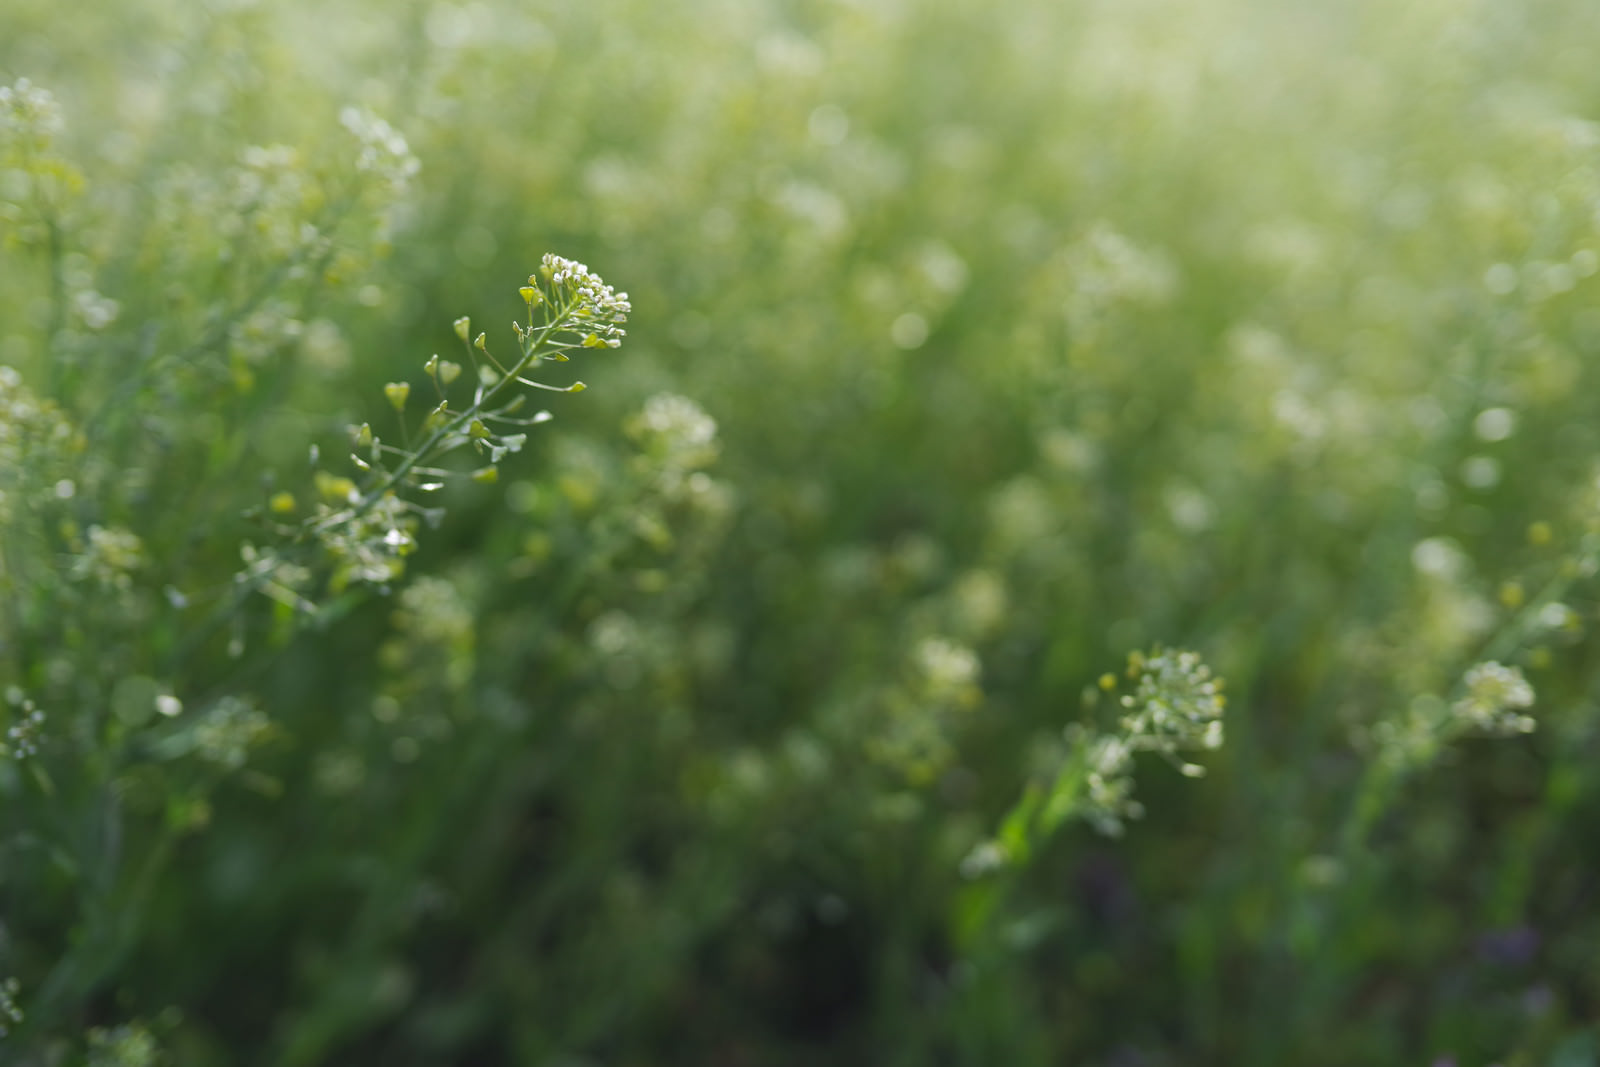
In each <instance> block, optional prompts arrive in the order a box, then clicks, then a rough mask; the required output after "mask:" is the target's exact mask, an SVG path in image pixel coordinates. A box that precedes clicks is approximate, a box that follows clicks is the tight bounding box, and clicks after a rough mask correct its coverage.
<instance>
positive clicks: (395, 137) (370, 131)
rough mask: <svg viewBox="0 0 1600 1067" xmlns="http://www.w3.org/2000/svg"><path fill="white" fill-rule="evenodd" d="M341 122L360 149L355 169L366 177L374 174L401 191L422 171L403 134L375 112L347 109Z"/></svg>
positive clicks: (340, 115)
mask: <svg viewBox="0 0 1600 1067" xmlns="http://www.w3.org/2000/svg"><path fill="white" fill-rule="evenodd" d="M339 122H340V123H341V124H343V126H344V128H345V129H347V130H349V131H350V132H351V133H352V134H354V135H355V138H356V141H357V142H358V143H359V144H360V146H361V150H360V152H358V153H357V155H356V169H357V170H358V171H361V172H362V173H363V174H375V175H377V176H378V177H379V178H381V179H383V180H384V181H385V182H387V183H389V185H390V186H392V187H394V188H395V189H396V190H397V191H398V190H399V189H401V188H403V187H404V186H405V185H406V184H407V183H408V182H410V180H411V179H412V178H414V177H416V174H417V171H419V170H420V169H422V164H421V163H420V162H418V160H417V157H416V156H415V155H413V154H412V152H411V146H410V145H408V144H406V139H405V138H404V137H402V136H401V135H400V132H399V131H398V130H396V129H395V128H394V127H393V126H390V125H389V124H388V123H387V122H385V121H383V120H382V119H380V118H378V116H376V115H374V114H373V113H372V112H370V111H367V110H364V109H362V108H356V107H347V108H345V109H344V110H343V111H341V112H339Z"/></svg>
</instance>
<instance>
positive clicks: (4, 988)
mask: <svg viewBox="0 0 1600 1067" xmlns="http://www.w3.org/2000/svg"><path fill="white" fill-rule="evenodd" d="M0 91H3V90H0ZM21 991H22V984H21V983H20V982H18V981H17V980H16V979H15V978H7V979H6V980H5V981H4V982H0V1037H5V1036H6V1035H7V1034H8V1033H10V1032H11V1028H12V1027H13V1026H15V1025H16V1024H17V1023H20V1022H21V1021H22V1009H21V1008H19V1007H17V994H18V993H19V992H21Z"/></svg>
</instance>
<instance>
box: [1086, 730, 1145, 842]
mask: <svg viewBox="0 0 1600 1067" xmlns="http://www.w3.org/2000/svg"><path fill="white" fill-rule="evenodd" d="M1084 763H1085V767H1086V773H1085V774H1084V779H1083V781H1084V799H1083V805H1082V809H1081V810H1082V813H1083V818H1084V819H1085V820H1086V821H1087V822H1088V823H1089V825H1090V826H1093V827H1094V828H1095V829H1096V830H1098V831H1099V832H1100V833H1102V834H1105V835H1106V836H1107V837H1119V836H1121V834H1122V825H1123V823H1124V822H1125V821H1126V820H1128V819H1138V818H1142V817H1143V816H1144V805H1143V804H1141V803H1139V802H1138V801H1137V800H1135V799H1133V746H1132V745H1130V744H1129V743H1128V739H1127V738H1124V737H1114V736H1112V735H1110V734H1101V735H1100V736H1097V737H1092V738H1089V739H1087V740H1086V741H1085V742H1084Z"/></svg>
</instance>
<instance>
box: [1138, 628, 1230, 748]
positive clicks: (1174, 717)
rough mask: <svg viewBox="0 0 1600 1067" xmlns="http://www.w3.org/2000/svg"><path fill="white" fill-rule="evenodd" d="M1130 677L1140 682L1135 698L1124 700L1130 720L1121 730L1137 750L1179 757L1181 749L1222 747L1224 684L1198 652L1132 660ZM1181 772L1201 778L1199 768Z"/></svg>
mask: <svg viewBox="0 0 1600 1067" xmlns="http://www.w3.org/2000/svg"><path fill="white" fill-rule="evenodd" d="M1128 671H1129V673H1130V674H1132V675H1135V676H1136V677H1137V678H1138V687H1137V688H1136V689H1135V690H1134V692H1133V693H1132V694H1131V695H1129V696H1125V697H1123V698H1122V706H1123V707H1124V708H1125V709H1126V710H1127V714H1125V715H1123V717H1122V726H1123V729H1124V730H1125V731H1127V737H1128V743H1129V744H1130V745H1131V746H1132V747H1133V748H1135V749H1140V750H1145V751H1154V752H1160V753H1163V754H1164V755H1166V756H1168V757H1173V756H1176V754H1177V753H1178V752H1179V751H1180V750H1182V749H1196V748H1201V749H1214V748H1220V747H1221V746H1222V709H1223V707H1224V706H1225V705H1226V703H1227V700H1226V698H1225V697H1223V695H1222V680H1221V679H1219V678H1213V677H1212V675H1211V668H1209V667H1207V666H1206V665H1205V663H1203V662H1202V661H1201V659H1200V655H1199V653H1197V652H1187V651H1182V650H1177V651H1170V652H1168V651H1163V650H1161V649H1157V650H1156V651H1155V652H1154V653H1152V654H1151V655H1150V656H1144V655H1142V654H1139V653H1135V654H1134V655H1133V656H1131V657H1129V662H1128ZM1181 769H1182V770H1183V772H1184V773H1185V774H1187V775H1190V776H1192V777H1198V776H1199V775H1200V774H1202V773H1203V771H1202V770H1201V769H1200V767H1199V766H1198V765H1196V764H1192V763H1186V764H1183V766H1182V768H1181Z"/></svg>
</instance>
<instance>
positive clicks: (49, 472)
mask: <svg viewBox="0 0 1600 1067" xmlns="http://www.w3.org/2000/svg"><path fill="white" fill-rule="evenodd" d="M80 443H81V442H80V439H79V436H78V434H77V432H76V431H75V430H74V429H73V427H72V425H71V423H69V422H67V421H66V419H65V418H63V417H62V414H61V411H60V409H59V408H57V407H56V406H55V405H54V404H52V403H50V402H49V401H47V400H40V399H39V398H38V397H37V396H35V395H34V394H33V392H32V391H30V390H29V389H28V388H27V387H26V386H24V385H23V384H22V375H20V374H18V373H17V372H16V371H15V370H13V369H12V368H10V367H0V527H3V526H4V524H5V523H6V521H7V519H8V518H9V516H10V515H11V513H13V512H17V513H21V514H26V513H27V510H28V504H29V503H30V502H31V501H29V500H28V499H27V497H28V496H30V495H31V494H32V493H38V492H42V493H47V494H48V493H53V492H55V489H54V487H53V486H52V485H51V482H52V481H53V480H54V479H56V478H59V477H60V476H61V475H62V474H64V473H66V472H67V471H68V470H69V469H70V468H71V465H72V457H73V454H74V453H75V452H76V450H77V448H78V446H79V444H80Z"/></svg>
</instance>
